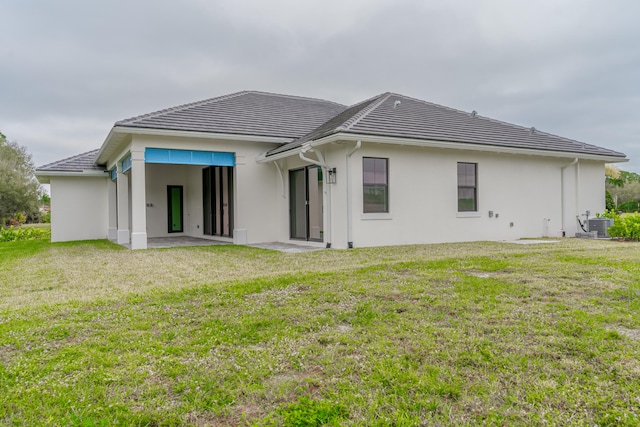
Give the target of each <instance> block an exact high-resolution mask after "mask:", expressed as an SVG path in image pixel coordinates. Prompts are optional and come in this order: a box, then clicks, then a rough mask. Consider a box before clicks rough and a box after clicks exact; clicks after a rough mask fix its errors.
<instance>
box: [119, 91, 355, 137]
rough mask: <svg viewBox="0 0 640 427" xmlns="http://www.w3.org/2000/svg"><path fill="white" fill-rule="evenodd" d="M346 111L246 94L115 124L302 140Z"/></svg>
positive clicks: (286, 97) (318, 101) (287, 97)
mask: <svg viewBox="0 0 640 427" xmlns="http://www.w3.org/2000/svg"><path fill="white" fill-rule="evenodd" d="M346 108H347V107H346V106H344V105H341V104H338V103H335V102H331V101H325V100H322V99H315V98H303V97H299V96H291V95H279V94H275V93H267V92H258V91H243V92H237V93H233V94H230V95H225V96H220V97H217V98H211V99H206V100H204V101H198V102H194V103H191V104H185V105H180V106H177V107H173V108H168V109H166V110H161V111H156V112H154V113H150V114H145V115H142V116H138V117H133V118H130V119H125V120H120V121H119V122H116V124H115V126H116V127H119V126H121V127H133V128H147V129H164V130H178V131H192V132H210V133H220V134H239V135H255V136H266V137H280V138H290V139H293V138H300V137H302V136H304V135H305V134H307V133H308V132H310V131H312V130H313V129H315V128H316V127H318V126H320V125H322V124H323V123H325V122H326V121H327V120H329V119H331V118H332V117H335V116H336V115H337V114H340V113H341V112H342V111H344V110H345V109H346Z"/></svg>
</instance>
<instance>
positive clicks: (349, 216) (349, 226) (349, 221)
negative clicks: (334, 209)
mask: <svg viewBox="0 0 640 427" xmlns="http://www.w3.org/2000/svg"><path fill="white" fill-rule="evenodd" d="M361 146H362V141H360V140H358V142H356V146H355V147H353V149H352V150H351V151H349V152H348V153H347V245H348V247H349V249H353V218H352V214H351V198H352V189H351V187H352V185H351V156H352V155H353V153H355V152H356V151H358V150H359V149H360V147H361Z"/></svg>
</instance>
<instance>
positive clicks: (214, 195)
mask: <svg viewBox="0 0 640 427" xmlns="http://www.w3.org/2000/svg"><path fill="white" fill-rule="evenodd" d="M202 201H203V208H204V209H203V211H204V218H203V223H204V230H203V232H204V234H205V235H208V236H224V237H233V167H232V166H209V167H207V168H204V169H203V170H202Z"/></svg>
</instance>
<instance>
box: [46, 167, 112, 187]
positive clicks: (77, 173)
mask: <svg viewBox="0 0 640 427" xmlns="http://www.w3.org/2000/svg"><path fill="white" fill-rule="evenodd" d="M106 172H107V171H101V170H73V171H49V170H37V169H36V171H35V173H34V175H35V176H36V179H37V180H38V182H40V183H41V184H49V183H50V182H51V178H52V177H59V176H67V177H69V176H72V177H74V178H108V177H109V174H107V173H106Z"/></svg>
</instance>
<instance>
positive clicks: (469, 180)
mask: <svg viewBox="0 0 640 427" xmlns="http://www.w3.org/2000/svg"><path fill="white" fill-rule="evenodd" d="M477 211H478V164H477V163H458V212H477Z"/></svg>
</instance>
